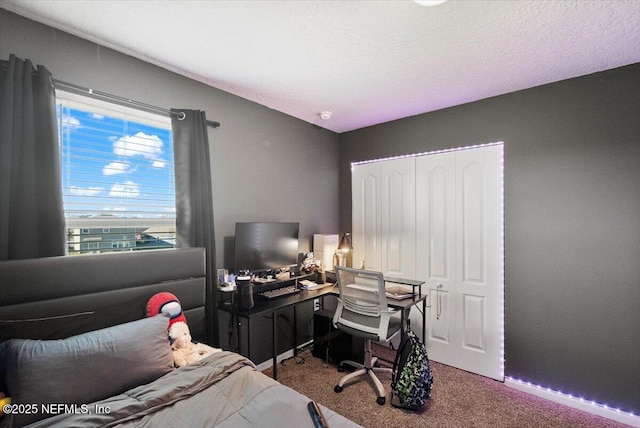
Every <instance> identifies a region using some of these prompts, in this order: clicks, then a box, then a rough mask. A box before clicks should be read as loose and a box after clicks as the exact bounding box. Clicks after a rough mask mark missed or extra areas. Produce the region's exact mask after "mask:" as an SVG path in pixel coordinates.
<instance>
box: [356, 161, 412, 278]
mask: <svg viewBox="0 0 640 428" xmlns="http://www.w3.org/2000/svg"><path fill="white" fill-rule="evenodd" d="M352 195H353V196H352V198H353V201H352V210H353V214H352V215H353V219H352V228H353V230H352V234H353V237H352V239H353V266H354V267H359V266H360V265H361V262H362V260H363V259H364V265H365V268H366V269H371V270H378V271H381V272H383V273H384V274H385V275H388V276H396V277H403V278H415V274H416V271H415V158H404V159H393V160H387V161H380V162H374V163H369V164H361V165H356V166H355V167H354V169H353V172H352Z"/></svg>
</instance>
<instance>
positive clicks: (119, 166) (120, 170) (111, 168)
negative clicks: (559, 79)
mask: <svg viewBox="0 0 640 428" xmlns="http://www.w3.org/2000/svg"><path fill="white" fill-rule="evenodd" d="M130 170H131V164H130V163H129V162H120V161H115V162H111V163H110V164H107V165H105V166H104V168H102V173H103V174H104V175H115V174H124V173H125V172H129V171H130Z"/></svg>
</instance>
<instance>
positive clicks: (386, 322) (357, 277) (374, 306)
mask: <svg viewBox="0 0 640 428" xmlns="http://www.w3.org/2000/svg"><path fill="white" fill-rule="evenodd" d="M335 272H336V276H337V279H338V288H339V290H340V297H339V298H338V307H337V308H336V312H335V314H334V316H333V325H334V326H335V327H336V328H337V329H339V330H342V331H344V332H345V333H348V334H350V335H352V336H357V337H361V338H363V339H365V345H364V346H365V349H364V364H360V363H357V362H355V361H350V360H345V361H342V362H341V363H340V367H343V366H344V365H345V364H348V365H351V366H354V367H356V369H357V370H356V371H354V372H353V373H349V374H348V375H346V376H344V377H343V378H342V379H340V382H339V383H338V385H336V387H335V388H334V391H335V392H342V389H343V386H344V384H345V383H346V382H347V381H349V380H351V379H353V378H356V377H359V376H361V375H365V374H368V375H369V377H370V378H371V379H372V380H373V383H374V384H375V387H376V389H377V393H378V398H377V400H376V401H377V403H378V404H380V405H381V406H382V405H384V404H385V401H386V398H385V391H384V387H383V386H382V383H381V382H380V380H379V379H378V377H377V376H376V373H381V372H385V373H391V371H392V370H391V369H390V368H384V367H374V366H375V364H376V361H377V360H378V358H377V357H374V356H373V354H372V352H371V341H372V340H375V341H377V342H388V341H389V340H391V339H392V338H393V337H394V336H395V335H396V334H398V333H399V332H400V330H401V327H402V326H401V321H400V319H399V318H398V317H394V316H393V315H394V314H396V313H398V312H399V311H398V310H393V309H390V308H389V307H388V306H387V296H386V294H385V288H384V277H383V275H382V273H381V272H375V271H369V270H361V269H353V268H347V267H341V266H336V267H335Z"/></svg>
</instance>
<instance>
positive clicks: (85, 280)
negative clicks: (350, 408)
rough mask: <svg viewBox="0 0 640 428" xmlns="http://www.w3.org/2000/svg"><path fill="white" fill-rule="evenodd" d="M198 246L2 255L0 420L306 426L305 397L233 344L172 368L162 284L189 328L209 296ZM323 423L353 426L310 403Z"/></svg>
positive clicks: (204, 332)
mask: <svg viewBox="0 0 640 428" xmlns="http://www.w3.org/2000/svg"><path fill="white" fill-rule="evenodd" d="M204 259H205V256H204V250H203V249H199V248H190V249H171V250H158V251H146V252H140V253H126V254H123V253H119V254H99V255H88V256H74V257H52V258H42V259H32V260H20V261H5V262H0V342H2V343H0V391H4V392H6V393H7V395H8V396H11V398H12V402H11V404H10V406H9V407H6V408H5V410H6V411H5V413H7V414H5V415H4V416H3V417H1V418H0V427H18V426H26V425H29V426H33V427H54V426H56V427H57V426H65V427H66V426H78V427H91V426H96V427H97V426H118V427H139V426H145V427H156V426H157V427H166V426H185V427H213V426H220V427H252V426H260V427H266V426H278V427H305V426H308V427H313V426H314V423H313V421H312V418H311V417H310V414H309V412H308V409H307V405H308V403H309V401H310V400H309V398H307V397H305V396H304V395H302V394H300V393H298V392H296V391H294V390H293V389H291V388H288V387H286V386H284V385H282V384H280V383H278V382H277V381H275V380H273V379H271V378H270V377H268V376H265V375H263V374H262V373H260V372H259V371H256V369H255V366H254V364H253V362H251V361H250V360H248V359H247V358H245V357H243V356H241V355H239V354H236V353H234V352H229V351H222V352H217V353H214V354H212V355H209V356H207V357H206V358H204V359H202V360H200V361H198V362H195V363H192V364H189V365H187V366H184V367H180V368H175V367H174V365H173V356H172V353H171V348H170V345H169V342H168V340H167V330H166V329H167V325H168V321H169V320H168V318H166V317H164V316H163V315H157V316H154V317H147V316H146V314H145V304H146V302H147V300H148V299H149V298H150V297H151V296H153V295H154V294H156V293H158V292H161V291H168V292H171V293H173V294H175V295H176V296H177V297H178V299H179V300H180V302H181V304H182V306H183V310H184V313H185V316H186V317H187V321H188V324H189V327H190V329H191V332H192V335H193V337H194V339H196V340H201V341H205V338H206V337H208V333H209V331H208V330H209V329H210V328H211V327H210V326H209V322H208V317H207V307H208V305H209V302H208V296H207V293H206V286H205V279H204V275H205V267H204V266H205V260H204ZM320 408H321V410H322V412H323V414H324V416H325V418H326V419H327V422H328V425H329V426H331V427H354V426H357V425H356V424H354V423H353V422H351V421H349V420H347V419H346V418H344V417H342V416H340V415H338V414H336V413H334V412H332V411H331V410H329V409H327V408H325V407H323V406H320Z"/></svg>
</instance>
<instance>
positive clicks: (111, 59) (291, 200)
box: [0, 9, 339, 268]
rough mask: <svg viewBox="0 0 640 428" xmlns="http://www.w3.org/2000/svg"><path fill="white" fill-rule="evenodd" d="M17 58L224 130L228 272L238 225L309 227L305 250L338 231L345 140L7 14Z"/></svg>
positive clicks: (5, 31)
mask: <svg viewBox="0 0 640 428" xmlns="http://www.w3.org/2000/svg"><path fill="white" fill-rule="evenodd" d="M202 48H203V55H215V46H213V45H212V46H203V47H202ZM206 49H209V51H208V52H207V51H206ZM11 53H13V54H15V55H17V56H18V57H20V58H28V59H30V60H31V61H32V62H33V63H34V64H41V65H44V66H45V67H47V68H48V69H49V71H51V73H52V74H53V76H54V77H55V78H56V79H59V80H63V81H66V82H70V83H75V84H78V85H81V86H85V87H90V88H93V89H96V90H100V91H103V92H108V93H111V94H114V95H119V96H123V97H127V98H131V99H134V100H136V101H141V102H145V103H148V104H152V105H157V106H160V107H163V108H172V107H176V108H188V109H199V110H204V111H205V112H206V114H207V119H209V120H216V121H219V122H220V123H221V124H222V126H221V127H220V128H218V129H213V128H209V141H210V144H211V161H212V170H213V172H212V176H213V177H212V182H213V193H214V194H213V199H214V216H215V217H214V221H215V232H216V250H217V255H216V259H217V260H216V262H217V265H218V267H222V266H224V267H229V268H230V267H231V266H232V264H233V253H232V248H233V247H232V244H233V235H234V233H235V229H234V227H235V222H236V221H294V222H299V223H300V238H301V239H300V251H308V250H309V249H310V248H311V245H312V241H311V240H312V237H313V234H314V233H325V234H329V233H337V232H338V227H339V220H338V135H337V134H335V133H333V132H330V131H327V130H325V129H321V128H318V127H314V126H312V125H310V124H308V123H306V122H303V121H300V120H298V119H295V118H292V117H290V116H288V115H285V114H282V113H279V112H277V111H275V110H272V109H269V108H267V107H264V106H261V105H259V104H256V103H253V102H251V101H247V100H246V99H243V98H239V97H236V96H234V95H231V94H229V93H226V92H223V91H220V90H217V89H214V88H211V87H209V86H206V85H204V84H201V83H198V82H196V81H193V80H191V79H188V78H185V77H182V76H179V75H177V74H174V73H171V72H169V71H166V70H164V69H161V68H159V67H156V66H153V65H150V64H148V63H145V62H143V61H140V60H137V59H135V58H132V57H130V56H127V55H123V54H121V53H118V52H115V51H113V50H110V49H107V48H104V47H100V46H98V45H96V44H94V43H91V42H89V41H87V40H83V39H80V38H78V37H75V36H72V35H69V34H67V33H64V32H61V31H58V30H54V29H53V28H51V27H48V26H45V25H41V24H38V23H35V22H33V21H30V20H28V19H25V18H23V17H20V16H18V15H15V14H13V13H11V12H8V11H6V10H4V9H0V58H2V59H8V57H9V54H11Z"/></svg>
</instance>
